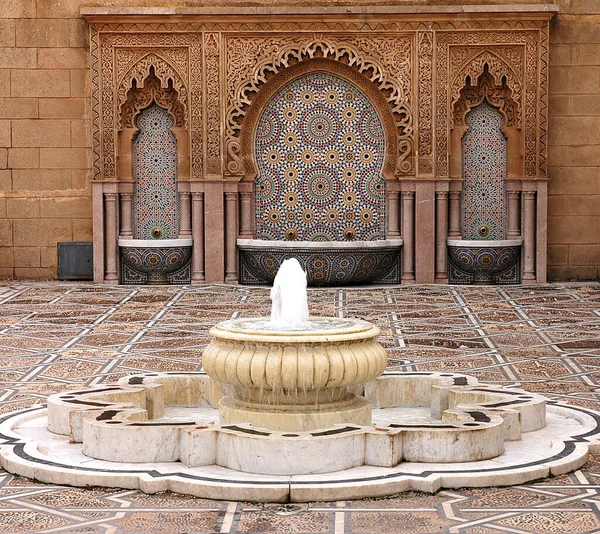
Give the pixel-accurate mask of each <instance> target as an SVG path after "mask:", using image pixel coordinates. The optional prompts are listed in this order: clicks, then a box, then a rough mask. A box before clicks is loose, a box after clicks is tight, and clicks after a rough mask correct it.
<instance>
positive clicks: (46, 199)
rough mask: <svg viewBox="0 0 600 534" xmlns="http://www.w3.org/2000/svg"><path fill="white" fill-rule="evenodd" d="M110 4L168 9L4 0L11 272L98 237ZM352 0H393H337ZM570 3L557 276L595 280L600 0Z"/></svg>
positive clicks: (555, 146) (1, 206)
mask: <svg viewBox="0 0 600 534" xmlns="http://www.w3.org/2000/svg"><path fill="white" fill-rule="evenodd" d="M107 3H110V5H113V6H114V5H128V6H134V5H135V6H143V5H152V6H156V2H150V1H147V0H139V1H133V0H127V1H126V0H120V1H118V0H113V1H111V2H104V1H95V2H85V1H84V0H61V1H60V2H59V1H57V0H9V1H8V2H6V3H4V4H3V6H2V11H1V12H0V17H3V18H0V278H13V277H14V278H41V279H49V278H55V277H56V243H57V242H59V241H91V240H92V235H91V228H92V204H91V198H90V180H91V158H90V152H91V149H90V146H91V139H90V109H89V94H90V90H89V59H88V48H87V46H88V43H87V39H88V37H87V31H86V30H87V28H86V24H85V21H83V20H82V19H81V18H80V17H79V7H80V5H105V4H107ZM162 3H163V4H164V5H177V6H185V5H187V6H199V5H202V4H203V5H218V4H221V5H223V4H226V5H229V6H231V5H235V4H238V5H244V4H246V5H256V4H257V2H249V1H248V2H235V3H234V2H224V1H223V0H220V1H219V2H215V1H211V0H206V1H204V2H199V1H188V2H181V1H179V2H167V1H165V2H162ZM261 3H264V4H274V3H276V2H275V0H271V1H269V0H264V1H263V2H261ZM280 3H281V4H285V5H308V4H313V5H314V4H317V3H318V2H306V1H304V0H302V1H300V0H291V1H286V2H280ZM344 3H353V4H367V3H373V4H385V5H389V4H390V2H389V1H386V2H382V1H379V2H377V1H374V2H364V1H361V0H354V1H352V0H349V1H348V0H347V1H346V2H344V1H328V2H326V4H327V5H332V4H338V5H339V4H344ZM394 3H397V4H417V5H424V4H434V3H435V4H450V3H452V4H456V3H468V4H480V3H492V2H484V1H466V2H465V1H463V2H457V1H456V0H447V1H437V0H436V1H425V0H423V1H411V2H402V1H401V0H397V1H396V2H394ZM503 3H508V2H503ZM513 3H525V2H523V1H521V2H513ZM527 3H542V2H539V1H534V2H532V1H531V0H530V1H529V2H527ZM559 3H560V7H561V12H560V14H559V15H558V16H556V17H555V19H554V21H553V23H552V27H551V43H552V46H551V50H550V57H551V71H550V98H549V102H550V125H549V127H550V143H549V149H548V154H549V177H550V189H549V191H550V199H549V214H548V242H549V277H550V279H551V280H571V279H578V280H594V279H597V278H598V276H599V274H600V273H599V270H600V267H599V266H600V31H599V30H598V28H599V27H600V3H599V2H598V1H597V0H560V2H559ZM321 4H323V2H321Z"/></svg>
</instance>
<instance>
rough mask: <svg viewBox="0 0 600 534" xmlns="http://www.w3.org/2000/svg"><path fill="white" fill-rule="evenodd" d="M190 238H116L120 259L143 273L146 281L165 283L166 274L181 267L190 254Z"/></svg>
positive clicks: (191, 243)
mask: <svg viewBox="0 0 600 534" xmlns="http://www.w3.org/2000/svg"><path fill="white" fill-rule="evenodd" d="M193 243H194V241H193V239H192V238H179V239H123V238H120V239H119V240H118V245H119V249H120V252H121V253H120V257H121V261H122V262H124V263H125V264H126V265H127V266H128V267H129V268H131V269H133V270H134V271H139V272H142V273H144V274H145V275H146V276H147V277H148V279H147V283H150V284H152V283H155V284H166V283H168V278H167V275H169V274H171V273H174V272H176V271H178V270H179V269H181V268H182V267H183V266H184V265H185V264H186V263H187V262H188V261H189V260H190V258H191V256H192V245H193Z"/></svg>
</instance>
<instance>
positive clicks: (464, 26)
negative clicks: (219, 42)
mask: <svg viewBox="0 0 600 534" xmlns="http://www.w3.org/2000/svg"><path fill="white" fill-rule="evenodd" d="M544 24H545V22H544V21H540V20H501V19H498V18H493V19H491V20H475V19H470V20H438V21H433V22H432V21H417V20H412V21H411V20H407V21H398V20H391V21H381V20H343V21H327V20H318V21H315V20H312V21H302V20H295V21H285V22H280V21H276V20H268V21H267V20H261V21H253V20H247V21H245V22H243V23H240V22H237V21H233V22H226V21H219V22H215V21H206V22H169V23H164V22H163V23H151V22H140V23H127V22H124V23H98V24H94V27H95V29H96V30H97V31H99V32H137V33H144V32H190V33H196V32H244V33H248V32H282V33H290V32H298V31H308V32H373V33H374V32H413V31H436V30H442V31H453V30H454V31H459V30H534V29H535V30H537V29H540V28H542V27H543V26H544Z"/></svg>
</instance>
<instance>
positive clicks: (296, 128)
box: [255, 72, 385, 241]
mask: <svg viewBox="0 0 600 534" xmlns="http://www.w3.org/2000/svg"><path fill="white" fill-rule="evenodd" d="M255 154H256V159H257V167H258V169H259V175H258V177H257V179H256V237H257V238H258V239H271V240H278V239H281V240H283V239H288V240H302V241H344V240H355V239H356V240H378V239H384V237H385V211H384V206H385V204H384V202H385V181H384V179H383V176H382V175H381V169H382V166H383V160H384V158H385V136H384V132H383V126H382V123H381V119H380V117H379V115H378V113H377V111H376V109H375V107H374V106H373V104H372V103H371V102H370V100H369V99H368V98H367V97H366V95H365V94H364V93H363V92H362V91H360V90H359V89H358V88H357V87H356V86H355V85H353V84H351V83H350V82H348V81H347V80H344V79H343V78H341V77H339V76H336V75H333V74H331V73H326V72H315V73H311V74H308V75H305V76H302V77H300V78H298V79H296V80H294V81H292V82H291V83H289V84H288V85H286V86H285V87H283V88H282V89H281V90H280V91H279V92H278V93H277V94H276V95H275V96H274V97H273V98H272V99H271V101H270V102H269V103H268V104H267V106H266V107H265V109H264V110H263V112H262V115H261V117H260V119H259V122H258V126H257V130H256V137H255Z"/></svg>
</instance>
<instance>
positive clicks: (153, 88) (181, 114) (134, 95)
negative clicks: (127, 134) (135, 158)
mask: <svg viewBox="0 0 600 534" xmlns="http://www.w3.org/2000/svg"><path fill="white" fill-rule="evenodd" d="M153 102H155V103H156V104H158V105H159V106H160V107H162V108H164V109H166V110H167V111H168V112H169V114H170V115H171V116H172V117H173V120H174V124H175V126H176V127H177V128H186V127H187V116H186V110H185V106H184V105H183V104H182V103H181V101H180V99H179V94H178V93H177V91H176V90H175V89H174V88H173V86H172V84H169V86H168V87H167V89H164V88H163V87H162V84H161V82H160V80H159V79H158V78H157V77H156V76H155V75H154V74H153V73H152V74H150V75H149V76H148V77H147V78H146V79H145V80H144V85H143V86H142V88H139V87H138V86H137V83H136V85H135V86H134V87H131V88H130V89H129V91H128V92H127V100H126V101H125V102H124V103H123V105H122V106H121V109H120V112H119V123H118V129H119V130H122V129H123V128H134V129H135V128H137V126H136V119H137V116H138V115H139V114H140V113H141V112H142V111H143V110H144V109H146V108H147V107H149V106H150V105H151V104H152V103H153Z"/></svg>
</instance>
